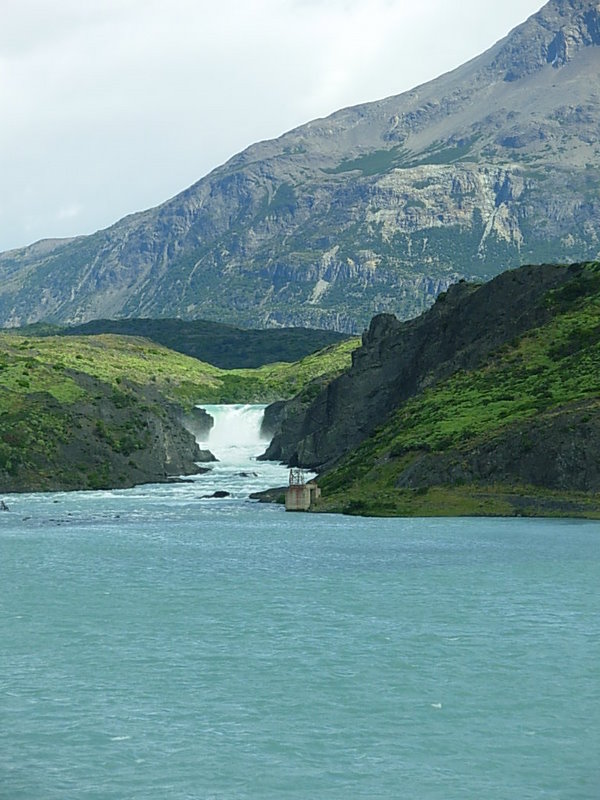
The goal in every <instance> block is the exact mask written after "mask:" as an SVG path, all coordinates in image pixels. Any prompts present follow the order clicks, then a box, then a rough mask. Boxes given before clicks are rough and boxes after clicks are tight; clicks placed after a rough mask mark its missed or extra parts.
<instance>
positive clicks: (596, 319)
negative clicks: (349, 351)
mask: <svg viewBox="0 0 600 800" xmlns="http://www.w3.org/2000/svg"><path fill="white" fill-rule="evenodd" d="M511 297H512V302H511ZM500 298H502V299H503V302H502V304H501V310H500V311H499V312H496V313H490V312H492V309H496V308H497V303H496V301H497V300H498V299H500ZM448 303H450V305H451V313H450V314H448V313H446V312H447V308H446V307H447V305H448ZM486 310H487V313H486ZM364 340H365V341H364V344H363V347H362V348H360V349H359V350H357V351H356V353H355V355H354V358H353V366H352V367H351V368H350V370H348V371H347V372H345V373H344V374H343V375H342V376H340V377H339V378H338V379H337V380H335V381H333V382H332V383H331V384H329V386H328V387H327V388H326V389H325V390H324V391H323V392H322V393H321V394H320V395H319V396H318V397H316V398H315V399H313V403H312V405H311V406H309V407H308V408H307V409H306V410H305V413H304V416H303V418H302V419H301V420H295V424H294V426H291V425H290V424H289V421H286V420H285V418H284V422H283V427H284V435H283V436H281V435H280V436H279V442H278V444H277V437H276V440H274V443H273V445H274V446H279V447H280V448H281V447H283V449H285V450H287V452H286V454H285V456H284V457H285V458H286V460H289V461H291V462H292V463H298V464H300V465H304V466H311V467H313V466H316V465H317V464H318V463H321V464H325V466H326V468H325V471H324V474H323V475H322V477H321V479H320V481H319V482H320V484H321V486H322V489H323V494H324V501H323V504H322V506H321V508H322V509H324V510H336V511H343V510H345V511H348V512H351V513H369V514H372V513H375V514H378V513H383V514H429V513H445V514H448V513H465V514H466V513H476V514H485V513H503V514H506V513H528V514H540V513H541V514H546V513H563V514H582V515H600V459H599V458H598V452H599V448H600V263H598V262H596V263H587V264H575V265H572V266H570V267H561V266H543V267H538V268H537V272H536V268H530V267H524V268H521V269H520V270H516V271H514V272H508V273H505V274H503V275H500V276H499V277H497V278H495V279H494V280H493V281H491V282H490V283H488V284H485V285H483V286H480V287H477V286H471V287H469V286H462V287H461V286H458V287H455V289H454V290H453V291H450V292H449V293H448V296H447V298H440V299H438V301H437V303H436V305H435V306H434V307H433V308H432V309H431V310H430V311H429V312H427V313H426V314H424V315H423V316H422V317H421V318H420V319H419V320H412V321H410V322H407V323H398V322H397V321H396V322H394V321H393V320H389V319H387V318H385V317H384V318H376V319H375V320H374V321H373V325H372V326H371V329H370V331H369V332H368V334H366V335H365V337H364ZM436 352H437V357H436ZM285 429H286V430H285ZM290 436H291V437H292V438H293V437H294V436H296V437H297V438H296V442H295V443H292V438H288V437H290Z"/></svg>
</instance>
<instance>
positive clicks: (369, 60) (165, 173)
mask: <svg viewBox="0 0 600 800" xmlns="http://www.w3.org/2000/svg"><path fill="white" fill-rule="evenodd" d="M538 4H539V0H538V1H537V2H536V0H504V2H503V3H502V4H496V3H482V2H481V0H462V2H461V3H460V4H459V3H448V2H447V0H446V1H445V2H442V1H441V0H420V2H419V3H418V4H417V3H408V2H406V0H247V1H246V2H241V1H240V0H220V1H219V2H213V0H170V2H169V3H166V2H164V0H144V1H143V2H142V0H86V2H85V3H81V2H80V0H54V2H53V3H48V2H47V0H18V1H17V0H4V6H3V10H4V11H5V13H4V15H3V16H4V20H3V26H2V28H1V29H0V102H1V103H2V107H3V124H2V126H0V173H1V174H2V176H3V192H4V194H5V198H6V196H7V195H8V197H9V201H8V202H7V201H6V199H5V201H4V212H5V213H4V214H3V216H2V218H1V219H0V250H1V249H6V248H7V247H11V246H16V245H18V244H25V243H27V242H28V241H30V240H31V237H32V236H33V238H40V237H42V236H61V235H63V236H66V235H74V234H76V233H86V232H90V231H93V230H95V229H96V228H98V227H103V226H105V225H109V224H110V223H112V222H114V221H116V220H117V219H118V218H119V217H121V216H123V215H124V214H126V213H129V212H132V211H135V210H139V209H142V208H147V207H149V206H151V205H154V204H157V203H159V202H161V201H163V200H165V199H167V198H168V197H169V196H171V195H173V194H175V193H176V192H178V191H180V190H182V189H184V188H185V187H186V186H188V185H190V184H191V183H193V182H194V181H196V180H198V179H199V178H200V177H201V176H202V175H204V174H206V172H208V171H209V170H210V169H212V168H214V167H215V166H217V165H218V164H220V163H222V162H223V161H225V160H226V159H227V158H229V157H230V156H232V155H234V154H235V153H236V152H238V151H239V150H241V149H243V148H244V147H246V146H248V145H249V144H251V143H253V142H254V141H257V140H260V139H265V138H271V137H274V136H278V135H280V134H281V133H283V132H284V131H286V130H289V129H290V128H292V127H295V126H297V125H300V124H302V123H304V122H307V121H309V120H310V119H314V118H315V117H319V116H325V115H327V114H329V113H332V112H333V111H335V110H337V109H338V108H341V107H343V106H347V105H351V104H355V103H360V102H366V101H369V100H375V99H378V98H381V97H385V96H388V95H391V94H396V93H400V92H402V91H404V90H406V89H409V88H411V87H412V86H414V85H416V84H418V83H422V82H424V81H426V80H428V79H430V78H433V77H435V76H436V75H437V74H439V73H440V72H443V71H446V70H448V69H450V68H453V67H455V66H458V65H459V64H460V63H461V62H463V61H465V60H466V59H468V58H470V57H472V56H474V55H476V54H477V53H478V52H480V51H481V50H483V49H484V48H485V47H487V46H489V45H491V44H492V43H493V41H494V40H495V39H497V38H499V37H500V36H502V35H504V34H505V33H506V32H507V31H508V28H509V27H511V26H512V25H514V24H516V23H518V22H520V21H522V20H523V19H524V17H525V16H526V15H527V14H528V13H532V12H533V11H534V10H536V8H537V6H538ZM525 7H526V8H525ZM73 198H77V203H76V205H77V206H78V207H79V211H78V213H77V214H62V215H61V214H58V215H57V214H56V213H55V211H53V210H55V209H63V210H64V209H69V208H71V209H72V208H74V207H75V205H74V204H73Z"/></svg>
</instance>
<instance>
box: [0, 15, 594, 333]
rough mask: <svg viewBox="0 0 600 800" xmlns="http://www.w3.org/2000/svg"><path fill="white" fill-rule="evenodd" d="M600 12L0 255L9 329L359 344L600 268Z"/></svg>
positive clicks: (517, 33)
mask: <svg viewBox="0 0 600 800" xmlns="http://www.w3.org/2000/svg"><path fill="white" fill-rule="evenodd" d="M599 45H600V11H599V9H598V5H597V2H596V0H550V2H549V3H547V4H546V5H545V6H544V7H543V9H542V10H541V11H540V12H539V13H538V14H536V15H534V16H533V17H531V18H530V19H529V20H527V21H526V22H525V23H524V24H523V25H521V26H519V27H518V28H516V29H515V30H514V31H513V32H512V33H511V34H509V35H508V36H507V37H506V38H505V39H503V40H502V41H500V42H498V43H497V44H496V45H495V46H494V47H493V48H491V49H490V50H489V51H487V52H486V53H484V54H483V55H481V56H479V57H478V58H476V59H473V60H472V61H470V62H468V63H467V64H465V65H463V66H462V67H460V68H458V69H456V70H454V71H453V72H450V73H448V74H447V75H444V76H442V77H440V78H438V79H436V80H435V81H432V82H430V83H428V84H425V85H424V86H420V87H417V88H416V89H414V90H412V91H410V92H407V93H405V94H402V95H399V96H396V97H390V98H387V99H385V100H381V101H377V102H374V103H368V104H365V105H361V106H356V107H354V108H349V109H344V110H342V111H339V112H337V113H335V114H333V115H331V116H330V117H328V118H326V119H322V120H316V121H314V122H311V123H308V124H307V125H304V126H302V127H300V128H297V129H295V130H293V131H290V132H289V133H287V134H285V135H284V136H282V137H280V138H278V139H276V140H273V141H269V142H261V143H259V144H256V145H253V146H252V147H249V148H248V149H247V150H245V151H244V152H243V153H240V154H238V155H237V156H235V157H234V158H232V159H231V160H230V161H228V162H227V163H226V164H224V165H223V166H222V167H219V168H218V169H216V170H215V171H214V172H212V173H210V174H209V175H208V176H206V177H205V178H203V179H202V180H201V181H199V182H198V183H197V184H195V185H194V186H192V187H190V188H189V189H188V190H186V191H185V192H183V193H181V194H180V195H178V196H176V197H175V198H173V199H172V200H170V201H168V202H167V203H165V204H163V205H162V206H159V207H158V208H155V209H151V210H149V211H146V212H143V213H139V214H135V215H132V216H130V217H127V218H125V219H123V220H121V221H120V222H118V223H117V224H116V225H114V226H113V227H112V228H109V229H107V230H105V231H101V232H99V233H97V234H94V235H93V236H89V237H80V238H77V239H75V240H70V241H65V242H60V241H49V242H41V243H38V244H36V245H34V246H32V247H30V248H23V249H21V250H17V251H11V252H9V253H5V254H3V255H1V256H0V323H1V324H4V325H17V324H23V323H25V322H33V321H37V320H41V319H48V320H53V321H68V322H84V321H87V320H90V319H94V318H98V317H114V316H181V317H184V318H197V317H203V318H209V319H216V320H224V321H228V322H234V323H236V324H241V325H246V326H249V327H256V326H280V325H307V326H310V327H327V328H333V329H337V330H345V331H354V330H360V329H361V328H362V327H363V326H364V325H365V324H366V323H367V322H368V320H369V319H370V317H371V316H372V315H373V313H376V312H380V311H390V312H393V313H396V314H398V315H400V316H402V317H407V316H411V315H414V314H415V313H418V312H419V311H422V310H423V309H424V308H425V307H427V306H428V305H429V304H430V303H431V301H432V300H433V298H434V297H435V295H436V294H437V293H438V292H439V291H441V290H443V289H445V288H447V286H448V285H449V284H450V283H452V282H454V281H455V280H456V279H457V278H458V277H461V276H465V277H469V278H473V277H475V278H481V279H487V278H489V277H491V276H492V275H494V274H497V273H498V272H500V271H501V270H502V269H505V268H506V267H510V266H517V265H519V264H521V263H539V262H541V261H547V260H554V259H557V260H564V261H574V260H581V259H585V258H592V257H596V256H598V254H599V253H600V240H599V235H598V231H599V230H600V177H599V165H600V141H599V139H600V137H599V133H600V131H599V126H600V123H599V120H600V47H599Z"/></svg>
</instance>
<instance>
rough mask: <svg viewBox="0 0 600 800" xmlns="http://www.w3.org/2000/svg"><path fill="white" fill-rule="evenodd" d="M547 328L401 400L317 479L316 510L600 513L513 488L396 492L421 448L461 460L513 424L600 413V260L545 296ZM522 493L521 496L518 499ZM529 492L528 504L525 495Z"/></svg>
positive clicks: (566, 497) (597, 501)
mask: <svg viewBox="0 0 600 800" xmlns="http://www.w3.org/2000/svg"><path fill="white" fill-rule="evenodd" d="M547 302H548V303H549V304H550V305H551V306H552V308H553V310H554V311H555V312H556V316H555V317H554V318H553V320H552V321H551V322H550V323H549V324H548V325H545V326H543V327H542V328H539V329H537V330H534V331H531V332H530V333H529V334H528V335H527V336H524V337H523V338H521V339H519V340H515V341H513V342H512V343H511V344H510V345H509V346H506V347H504V348H502V349H501V350H500V351H498V352H496V353H495V354H494V357H493V358H491V359H490V360H489V362H488V364H487V365H485V366H484V367H483V368H481V369H478V370H475V371H472V372H459V373H457V374H455V375H454V376H452V377H451V378H450V379H449V380H447V381H445V382H443V383H441V384H439V385H438V386H436V387H434V388H431V389H429V390H427V391H425V392H424V393H423V394H421V395H419V396H417V397H415V398H413V399H411V400H410V401H408V402H407V403H405V404H404V405H403V406H401V407H400V408H399V409H398V410H397V412H396V413H395V414H394V415H393V417H392V418H391V419H390V420H389V422H387V424H385V425H384V426H383V427H382V428H380V429H379V430H378V431H377V432H376V434H375V435H374V436H372V437H371V438H369V439H368V440H366V441H365V442H363V443H362V445H361V446H360V447H359V448H358V449H357V450H356V451H354V452H353V453H351V454H350V455H349V456H348V457H347V458H346V459H345V460H344V462H343V463H342V464H341V465H340V466H339V467H338V468H337V469H335V470H333V471H332V472H330V473H329V474H328V475H326V476H323V478H322V480H321V484H322V489H323V493H324V496H325V497H324V500H323V502H322V504H321V510H335V511H345V512H347V513H358V514H379V515H419V514H436V515H437V514H507V513H515V511H516V509H520V510H521V512H523V513H563V512H564V513H569V514H576V515H577V514H582V515H586V516H600V497H598V496H589V495H587V494H586V495H584V494H580V493H575V492H571V493H564V492H563V493H560V498H561V499H562V501H564V502H563V507H561V505H560V503H559V504H557V503H556V502H555V501H556V499H557V497H558V493H557V492H551V491H545V490H543V489H541V488H538V487H531V486H522V485H517V484H512V485H499V486H490V485H470V486H465V485H462V486H461V485H454V486H448V485H439V486H432V487H421V488H417V489H399V488H398V487H397V483H398V479H399V476H400V475H401V474H402V473H403V472H404V471H405V470H406V469H407V468H408V467H410V465H411V464H412V463H413V462H414V461H415V459H417V458H418V457H419V455H421V454H423V453H434V454H435V453H437V454H440V455H443V454H448V453H450V452H452V453H453V454H454V457H455V458H457V459H460V457H461V454H462V455H463V456H464V457H466V456H467V455H468V453H469V452H472V451H473V449H474V448H476V447H478V446H481V445H482V444H484V443H486V442H490V441H492V440H497V439H500V438H502V437H503V436H505V435H506V434H508V433H509V432H510V431H511V430H513V431H514V430H517V429H519V430H522V431H523V432H524V434H526V432H527V430H528V428H529V427H530V425H531V423H532V421H533V419H534V418H535V420H536V425H538V424H540V423H543V422H544V421H546V422H550V421H551V419H552V418H553V417H556V415H557V414H559V413H560V414H561V415H567V417H568V415H569V414H575V412H576V413H577V415H578V418H581V415H582V414H583V415H584V418H589V417H590V416H591V415H598V414H599V413H600V265H599V264H594V265H590V266H589V267H588V269H587V270H586V271H585V272H584V273H583V275H582V278H581V279H580V280H579V281H577V282H574V283H571V284H567V285H566V286H564V287H563V288H562V289H561V290H557V291H556V292H553V293H550V295H549V296H548V297H547ZM524 498H525V499H524ZM527 498H529V500H527Z"/></svg>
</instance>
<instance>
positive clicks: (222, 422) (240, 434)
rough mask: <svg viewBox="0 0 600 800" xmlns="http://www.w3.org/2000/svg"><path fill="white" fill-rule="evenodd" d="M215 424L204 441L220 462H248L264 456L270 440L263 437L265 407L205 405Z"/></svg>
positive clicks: (203, 443) (203, 444)
mask: <svg viewBox="0 0 600 800" xmlns="http://www.w3.org/2000/svg"><path fill="white" fill-rule="evenodd" d="M202 408H203V409H204V410H205V411H206V412H207V413H208V414H210V415H211V417H212V418H213V419H214V421H215V424H214V426H213V427H212V429H211V431H210V433H209V434H208V438H207V439H206V441H203V442H202V446H203V447H207V448H208V449H209V450H210V451H211V452H212V453H213V454H214V455H215V456H216V458H218V459H219V461H221V462H223V463H228V464H238V463H241V462H248V461H249V460H252V459H254V458H256V456H259V455H260V454H261V453H263V452H264V451H265V449H266V447H267V444H268V440H266V439H264V437H261V435H260V426H261V422H262V419H263V416H264V411H265V406H264V405H203V406H202Z"/></svg>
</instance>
